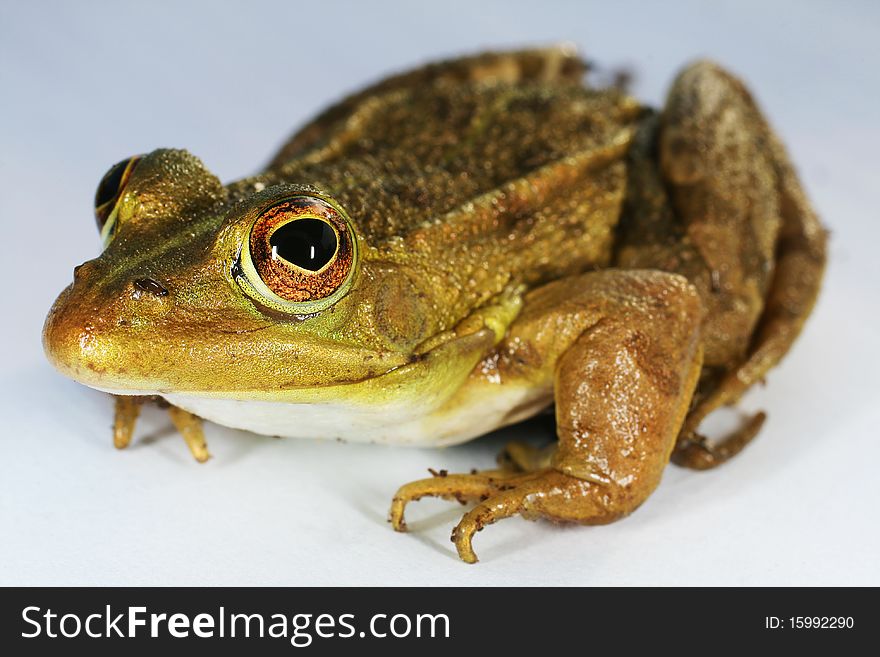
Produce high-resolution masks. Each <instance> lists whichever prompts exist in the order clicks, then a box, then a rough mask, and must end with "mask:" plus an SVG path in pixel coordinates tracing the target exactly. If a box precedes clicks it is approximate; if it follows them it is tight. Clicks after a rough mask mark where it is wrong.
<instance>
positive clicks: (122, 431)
mask: <svg viewBox="0 0 880 657" xmlns="http://www.w3.org/2000/svg"><path fill="white" fill-rule="evenodd" d="M115 399H116V417H115V419H114V421H113V444H114V445H115V446H116V448H117V449H124V448H126V447H128V446H129V444H130V443H131V438H132V436H133V435H134V427H135V424H136V423H137V418H138V415H140V411H141V406H143V405H144V404H145V403H146V402H148V401H155V402H157V403H158V404H159V405H160V406H166V405H167V403H166V402H165V401H164V400H161V399H156V398H152V397H132V396H116V397H115ZM168 414H169V415H170V416H171V422H173V423H174V426H175V427H176V428H177V431H178V432H180V435H181V436H183V440H184V441H185V442H186V446H187V447H189V451H190V452H191V453H192V455H193V457H195V459H196V461H198V462H199V463H204V462H205V461H207V460H208V459H209V458H211V454H210V453H209V452H208V445H207V443H206V442H205V434H204V431H203V429H202V420H201V418H200V417H198V416H196V415H193V414H192V413H188V412H187V411H185V410H183V409H182V408H177V407H176V406H169V407H168Z"/></svg>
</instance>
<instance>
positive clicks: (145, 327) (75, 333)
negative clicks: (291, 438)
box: [43, 286, 412, 399]
mask: <svg viewBox="0 0 880 657" xmlns="http://www.w3.org/2000/svg"><path fill="white" fill-rule="evenodd" d="M74 287H76V286H71V287H69V288H67V289H66V290H65V291H64V292H62V294H61V295H60V296H59V297H58V300H57V301H56V302H55V305H54V306H53V307H52V310H51V311H50V312H49V315H48V317H47V318H46V323H45V326H44V328H43V346H44V349H45V352H46V356H47V358H48V359H49V361H50V362H51V363H52V364H53V365H54V366H55V367H56V368H57V369H58V370H59V371H60V372H61V373H62V374H64V375H66V376H68V377H70V378H72V379H74V380H76V381H78V382H80V383H83V384H85V385H87V386H90V387H92V388H96V389H98V390H102V391H105V392H109V393H112V394H115V395H165V394H169V393H180V392H186V393H187V394H195V395H203V396H223V397H233V398H240V399H249V398H252V399H257V398H265V397H266V395H267V393H268V394H278V395H293V396H296V394H297V393H296V391H298V390H313V389H320V388H327V387H332V386H340V385H350V384H353V383H357V382H360V381H364V380H368V379H372V378H375V377H379V376H382V375H385V374H387V373H388V372H392V371H394V370H395V369H398V368H400V367H403V366H405V365H407V363H409V362H411V360H412V357H411V356H410V355H408V354H404V353H399V352H394V351H377V350H373V349H369V348H365V347H362V346H359V345H355V344H347V343H340V342H336V341H333V340H330V339H325V338H321V337H317V336H311V335H308V334H305V333H298V334H295V335H291V334H290V333H289V332H285V331H283V330H276V329H277V328H278V327H277V326H276V325H275V324H273V323H271V322H269V323H267V322H266V321H265V320H264V321H262V322H260V320H258V319H254V318H252V317H245V318H237V317H231V318H230V316H229V315H231V311H229V312H227V313H226V315H225V316H224V317H223V319H225V323H224V322H221V321H218V318H217V317H213V316H209V317H205V316H200V315H198V314H196V313H189V314H187V315H185V316H183V317H181V316H180V315H176V316H175V317H173V318H166V317H161V316H155V317H150V318H148V320H147V319H143V318H141V319H138V318H133V319H124V320H123V319H119V317H120V316H121V315H120V314H119V313H115V312H107V308H106V307H104V308H102V307H101V306H100V305H99V304H98V303H97V302H96V301H94V300H89V299H83V298H82V296H81V295H79V294H77V293H76V292H74V291H73V288H74ZM90 301H91V302H90ZM105 306H106V304H105ZM101 310H104V311H105V312H104V313H102V312H101Z"/></svg>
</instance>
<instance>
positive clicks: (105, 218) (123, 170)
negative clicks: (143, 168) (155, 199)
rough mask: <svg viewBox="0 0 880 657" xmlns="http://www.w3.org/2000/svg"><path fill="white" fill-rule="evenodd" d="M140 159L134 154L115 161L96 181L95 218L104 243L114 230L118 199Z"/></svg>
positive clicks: (111, 236)
mask: <svg viewBox="0 0 880 657" xmlns="http://www.w3.org/2000/svg"><path fill="white" fill-rule="evenodd" d="M140 160H141V156H140V155H135V156H134V157H130V158H128V159H126V160H122V161H121V162H117V163H116V164H114V165H113V166H112V167H110V170H109V171H108V172H107V173H105V174H104V177H103V178H101V182H100V183H98V190H97V191H96V192H95V219H96V220H97V222H98V230H99V231H100V233H101V239H103V240H104V243H105V244H107V243H108V242H109V241H110V240H111V239H112V238H113V233H114V232H115V231H116V213H117V206H118V204H119V199H120V197H121V196H122V192H123V191H125V186H126V185H127V184H128V181H129V179H130V178H131V174H132V172H133V171H134V170H135V167H137V165H138V162H140Z"/></svg>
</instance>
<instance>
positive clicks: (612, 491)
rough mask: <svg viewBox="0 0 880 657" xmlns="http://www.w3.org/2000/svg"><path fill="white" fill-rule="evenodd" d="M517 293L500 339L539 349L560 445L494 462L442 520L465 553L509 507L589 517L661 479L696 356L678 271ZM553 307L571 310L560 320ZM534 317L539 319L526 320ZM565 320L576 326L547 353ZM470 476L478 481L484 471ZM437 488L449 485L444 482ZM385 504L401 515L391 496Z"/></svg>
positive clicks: (692, 315)
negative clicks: (521, 302) (455, 511)
mask: <svg viewBox="0 0 880 657" xmlns="http://www.w3.org/2000/svg"><path fill="white" fill-rule="evenodd" d="M528 302H531V306H528V305H527V306H526V307H525V308H524V310H523V314H522V315H521V317H520V319H519V320H518V325H515V326H514V327H512V328H511V331H510V337H509V338H508V339H509V340H512V341H514V342H516V341H519V342H522V341H524V340H530V341H531V343H532V346H531V348H533V349H535V350H537V351H538V352H539V353H540V354H541V355H542V356H546V357H547V359H546V360H545V361H544V362H546V365H547V367H550V368H551V369H552V371H553V372H554V374H553V377H554V396H555V398H556V409H557V411H556V412H557V424H558V434H559V445H558V449H557V451H556V454H555V456H554V457H553V460H552V463H551V465H550V467H547V468H545V469H543V470H538V471H535V472H530V473H526V474H520V475H518V476H516V475H513V474H512V473H511V474H505V479H504V480H503V481H499V480H495V481H492V482H489V481H486V482H484V483H485V485H484V486H483V487H482V488H481V489H480V490H479V491H477V492H479V493H480V496H481V497H483V496H486V495H488V498H487V499H485V500H484V501H483V502H482V503H480V504H479V505H478V506H476V507H475V508H474V509H473V510H472V511H470V512H469V513H467V514H466V515H465V516H464V518H463V519H462V521H461V522H460V523H459V525H458V526H457V527H456V529H455V531H454V532H453V541H454V542H455V543H456V547H457V548H458V552H459V555H460V556H461V557H462V559H464V560H465V561H468V562H473V561H475V560H476V555H475V554H474V552H473V549H472V547H471V540H472V537H473V535H474V533H475V532H477V531H479V530H480V529H482V528H483V527H484V526H485V525H488V524H490V523H493V522H495V521H497V520H500V519H502V518H505V517H508V516H511V515H514V514H517V513H519V514H522V515H525V516H527V517H539V516H541V517H546V518H549V519H551V520H557V521H567V522H579V523H583V524H599V523H606V522H610V521H612V520H614V519H616V518H618V517H620V516H623V515H626V514H627V513H629V512H631V511H633V510H634V509H635V508H636V507H637V506H638V505H639V504H641V503H642V502H643V501H644V500H645V499H646V498H647V496H648V495H649V494H650V493H651V491H652V490H653V489H654V488H655V487H656V486H657V484H658V483H659V481H660V476H661V473H662V471H663V468H664V466H665V465H666V463H667V461H668V459H669V455H670V452H671V451H672V448H673V446H674V444H675V438H676V436H677V434H678V431H679V429H680V427H681V423H682V421H683V420H684V416H685V414H686V412H687V409H688V404H689V403H690V398H691V395H692V394H693V390H694V387H695V386H696V380H697V376H698V374H699V370H700V366H701V358H702V354H701V349H700V319H701V312H702V311H701V306H700V302H699V298H698V296H697V294H696V292H695V291H694V289H693V287H692V286H691V285H689V284H688V283H687V281H686V280H685V279H684V278H683V277H681V276H678V275H674V274H666V273H662V272H658V271H604V272H598V273H595V274H587V275H584V276H581V277H577V278H575V279H570V280H568V281H565V282H560V283H559V284H551V285H549V286H547V287H546V288H544V289H542V290H540V291H537V292H536V293H535V294H532V295H531V296H530V298H529V299H527V303H528ZM552 308H561V309H563V310H564V311H565V312H568V313H572V314H570V315H569V316H568V318H567V319H568V320H569V321H568V322H566V321H565V319H566V318H564V317H560V316H559V315H557V314H556V313H555V312H554V311H552V310H551V309H552ZM542 318H543V320H544V321H543V330H535V329H537V328H539V326H540V325H541V324H542V322H541V319H542ZM565 326H568V327H571V326H580V327H581V330H580V331H579V333H578V334H577V335H575V336H574V337H573V338H572V340H571V341H570V342H569V343H568V344H567V347H566V348H565V349H564V350H563V351H562V352H561V353H559V354H558V356H554V354H553V351H552V350H553V349H554V345H558V344H559V343H560V342H565V332H566V329H565V328H562V329H560V327H565ZM560 331H561V333H560ZM457 476H459V477H467V475H457ZM472 476H473V477H474V478H475V479H474V481H473V483H474V484H477V483H478V482H477V480H476V478H477V477H481V476H483V475H482V474H481V473H478V474H476V475H472ZM435 485H436V484H435ZM413 486H418V482H417V483H416V484H410V485H409V486H404V487H403V488H401V490H400V491H399V492H398V496H397V500H400V499H401V498H406V497H410V498H411V499H412V498H414V497H415V496H414V495H413V496H411V495H410V493H411V492H415V490H413V491H410V490H408V489H409V488H410V487H413ZM418 492H419V493H421V494H422V495H423V494H431V493H430V492H426V491H425V489H424V488H421V489H419V490H418ZM442 494H443V495H445V496H449V495H454V493H452V492H451V491H450V490H449V489H448V488H447V489H445V490H443V492H442ZM420 496H421V495H420ZM471 498H473V496H471ZM395 510H396V511H397V512H398V513H399V515H400V518H402V512H403V508H402V506H399V508H397V509H395ZM395 510H393V512H392V520H394V517H395V513H394V511H395Z"/></svg>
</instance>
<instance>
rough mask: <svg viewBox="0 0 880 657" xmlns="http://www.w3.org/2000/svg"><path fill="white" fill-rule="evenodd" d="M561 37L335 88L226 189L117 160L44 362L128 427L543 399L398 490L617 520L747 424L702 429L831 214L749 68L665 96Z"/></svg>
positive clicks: (779, 339)
mask: <svg viewBox="0 0 880 657" xmlns="http://www.w3.org/2000/svg"><path fill="white" fill-rule="evenodd" d="M584 71H585V66H584V64H583V62H582V61H581V60H580V59H579V58H578V57H577V56H576V55H575V54H574V53H573V52H571V51H569V50H568V49H566V48H551V49H547V50H532V51H523V52H512V53H501V54H482V55H478V56H474V57H468V58H463V59H456V60H453V61H447V62H442V63H437V64H431V65H428V66H425V67H423V68H420V69H417V70H414V71H411V72H408V73H404V74H402V75H398V76H395V77H392V78H389V79H386V80H384V81H382V82H380V83H378V84H376V85H374V86H372V87H370V88H368V89H366V90H364V91H362V92H360V93H358V94H355V95H353V96H351V97H349V98H347V99H345V100H343V101H342V102H341V103H339V104H337V105H336V106H334V107H331V108H330V109H328V110H327V111H325V112H324V113H323V114H321V115H320V116H319V117H318V118H317V119H315V120H314V121H313V122H312V123H310V124H308V125H307V126H306V127H305V128H303V129H302V130H301V131H300V132H299V133H298V134H296V135H295V136H294V137H293V138H292V139H291V140H290V141H289V142H288V143H287V144H286V145H285V146H284V147H283V148H282V149H281V152H280V153H278V155H277V156H276V157H275V158H274V159H273V160H272V162H271V164H270V165H269V167H268V168H267V169H266V171H264V172H263V173H261V174H259V175H256V176H254V177H251V178H246V179H244V180H240V181H238V182H234V183H231V184H229V185H226V186H224V185H222V184H221V182H220V181H219V180H218V179H217V178H216V177H215V176H214V175H212V174H211V173H210V172H209V171H208V170H207V169H206V168H205V167H204V166H203V165H202V163H201V162H200V161H199V160H198V159H196V158H195V157H193V156H192V155H190V154H189V153H187V152H185V151H178V150H157V151H154V152H152V153H150V154H148V155H145V156H142V157H134V158H131V159H128V160H125V161H123V162H121V163H119V164H118V165H116V166H115V167H113V168H112V169H111V170H110V171H109V172H108V173H107V175H106V176H105V177H104V179H103V180H102V181H101V184H100V186H99V189H98V193H97V197H96V215H97V218H98V224H99V228H100V230H101V234H102V236H103V240H104V243H105V248H104V251H103V253H102V254H101V255H100V256H99V257H98V258H96V259H94V260H91V261H89V262H87V263H85V264H83V265H80V266H79V267H77V268H76V270H75V275H74V283H73V284H72V285H71V286H70V287H68V288H67V289H66V290H64V291H63V292H62V293H61V295H60V297H59V298H58V300H57V301H56V302H55V305H54V307H53V308H52V310H51V312H50V313H49V316H48V318H47V320H46V325H45V330H44V335H43V339H44V344H45V349H46V353H47V354H48V357H49V359H50V360H51V361H52V363H53V364H54V365H55V366H56V367H57V368H58V369H59V370H60V371H61V372H63V373H64V374H67V375H68V376H70V377H72V378H74V379H76V380H77V381H80V382H82V383H84V384H86V385H89V386H92V387H95V388H98V389H101V390H105V391H108V392H110V393H112V394H114V395H117V396H118V397H117V414H116V425H115V442H116V445H117V446H118V447H123V446H125V445H126V444H128V442H129V441H130V439H131V436H132V431H133V428H134V424H135V420H136V417H137V414H138V409H139V404H140V403H141V402H142V401H143V400H144V399H148V398H160V399H161V400H164V401H166V402H167V403H169V404H170V405H171V416H172V419H173V421H174V423H175V424H176V425H177V427H178V428H179V429H180V431H181V433H182V434H183V436H184V438H185V439H186V440H187V443H188V444H189V446H190V448H191V449H192V451H193V454H194V455H195V456H196V458H198V459H199V460H204V459H206V458H207V457H208V452H207V449H206V447H205V442H204V438H203V436H202V430H201V424H200V420H199V418H207V419H209V420H213V421H215V422H218V423H220V424H224V425H228V426H232V427H239V428H243V429H248V430H251V431H256V432H259V433H264V434H273V435H283V436H295V437H307V438H342V439H346V440H359V441H371V442H377V443H392V444H400V445H419V446H425V445H437V446H440V445H452V444H455V443H460V442H462V441H465V440H470V439H472V438H475V437H477V436H479V435H481V434H484V433H486V432H488V431H491V430H492V429H495V428H497V427H501V426H503V425H507V424H510V423H513V422H517V421H519V420H522V419H524V418H527V417H529V416H532V415H535V414H536V413H538V412H540V411H541V410H542V409H546V408H548V407H550V406H552V405H554V404H555V414H556V422H557V432H558V437H559V441H558V443H557V444H555V445H554V446H553V447H552V448H551V449H544V450H538V449H535V448H533V447H529V446H527V445H524V444H520V443H515V444H511V445H510V446H509V447H508V448H507V449H506V450H505V452H504V453H503V455H502V458H500V459H499V462H500V464H501V465H500V467H499V468H498V469H497V470H492V471H485V472H476V471H475V472H473V473H471V474H448V475H447V474H446V473H445V472H440V473H439V474H438V476H435V477H433V478H431V479H426V480H423V481H418V482H415V483H411V484H408V485H405V486H403V487H402V488H401V489H400V490H399V491H398V492H397V494H396V495H395V497H394V501H393V504H392V509H391V519H392V522H393V524H394V527H395V528H396V529H398V530H403V529H404V528H405V524H404V518H403V511H404V506H405V505H406V503H407V502H409V501H411V500H416V499H419V498H421V497H423V496H426V495H434V496H442V497H445V498H456V499H459V500H462V501H465V500H467V501H475V502H477V505H476V506H475V507H474V508H473V509H472V510H470V511H469V512H467V513H466V514H465V515H464V518H463V519H462V521H461V522H460V523H459V525H458V526H457V527H456V528H455V530H454V532H453V541H454V542H455V544H456V547H457V549H458V552H459V554H460V556H461V558H462V559H464V560H465V561H469V562H473V561H475V560H476V555H475V554H474V552H473V549H472V547H471V539H472V536H473V534H474V532H476V531H479V530H480V529H482V527H483V526H484V525H487V524H489V523H492V522H495V521H496V520H499V519H501V518H504V517H507V516H510V515H514V514H521V515H524V516H527V517H544V518H549V519H551V520H555V521H561V522H577V523H583V524H599V523H607V522H610V521H612V520H615V519H617V518H619V517H621V516H624V515H626V514H628V513H630V512H631V511H633V510H634V509H635V508H636V507H638V506H639V505H640V504H641V503H642V502H643V501H644V500H645V499H646V498H647V496H648V495H649V494H650V493H651V492H652V491H653V489H654V488H655V487H656V486H657V484H658V482H659V481H660V477H661V473H662V471H663V469H664V467H665V466H666V463H667V462H668V461H669V460H670V457H671V458H672V459H673V460H674V461H675V462H677V463H679V464H682V465H685V466H689V467H694V468H709V467H712V466H715V465H717V464H719V463H722V462H723V461H725V460H726V459H728V458H730V456H732V455H733V454H735V453H737V452H738V451H739V450H740V449H741V448H742V447H743V446H744V445H745V444H746V443H747V442H748V441H749V440H750V439H751V438H752V437H753V436H754V435H755V434H756V432H757V431H758V429H759V428H760V425H761V422H762V420H763V414H759V415H757V416H756V417H754V418H753V419H752V420H751V421H748V422H746V423H745V424H744V426H743V427H742V428H741V429H740V430H739V431H737V432H735V433H734V434H733V435H731V436H729V437H728V438H726V439H725V440H723V441H721V442H719V443H717V444H710V443H708V442H707V441H706V440H705V439H704V438H702V437H701V436H700V435H699V434H698V433H697V428H698V425H699V424H700V421H701V420H702V419H703V418H704V417H705V416H706V414H707V413H708V412H710V411H711V410H712V409H714V408H717V407H718V406H721V405H725V404H732V403H734V402H736V401H737V400H738V398H739V397H740V396H741V395H742V393H743V392H744V391H745V390H746V389H747V388H748V387H749V386H750V385H752V384H753V383H754V382H756V381H759V380H761V379H762V377H763V376H764V375H765V374H766V372H767V371H768V370H769V369H770V368H771V367H772V366H773V365H774V364H775V363H776V362H777V361H778V360H779V359H780V358H781V357H782V356H783V355H784V354H785V353H786V351H787V350H788V349H789V347H790V346H791V344H792V341H793V340H794V339H795V336H796V335H797V333H798V332H799V330H800V329H801V326H802V325H803V322H804V320H805V318H806V317H807V315H808V314H809V312H810V310H811V307H812V305H813V302H814V300H815V298H816V295H817V292H818V290H819V285H820V279H821V276H822V271H823V267H824V261H825V241H826V234H825V231H824V230H823V228H822V227H821V225H820V224H819V221H818V219H817V217H816V215H815V214H814V213H813V211H812V210H811V208H810V206H809V203H808V202H807V200H806V198H805V197H804V194H803V192H802V190H801V187H800V185H799V183H798V180H797V178H796V176H795V173H794V171H793V169H792V167H791V165H790V163H789V160H788V158H787V156H786V154H785V151H784V150H783V148H782V146H781V145H780V143H779V141H778V140H777V138H776V136H775V135H774V134H773V132H772V131H771V130H770V128H769V127H768V126H767V124H766V122H765V121H764V119H763V118H762V116H761V114H760V112H759V111H758V109H757V108H756V106H755V104H754V102H753V101H752V99H751V97H750V95H749V93H748V92H747V91H746V90H745V88H744V87H743V85H742V84H741V83H740V82H739V81H737V80H736V79H735V78H734V77H732V76H731V75H730V74H728V73H726V72H725V71H724V70H722V69H721V68H719V67H718V66H716V65H714V64H712V63H708V62H698V63H695V64H693V65H691V66H689V67H688V68H686V69H685V70H684V71H683V72H682V73H681V74H680V75H679V76H678V78H677V79H676V80H675V82H674V83H673V85H672V89H671V91H670V93H669V99H668V101H667V103H666V107H665V108H664V109H663V110H662V111H660V112H659V113H657V112H654V111H652V110H650V109H648V108H646V107H644V106H642V105H640V104H639V103H638V102H637V101H635V100H634V99H633V98H631V97H629V96H627V95H626V94H625V93H624V92H622V91H621V90H618V89H591V88H587V87H586V86H585V85H584V84H583V76H584Z"/></svg>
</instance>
